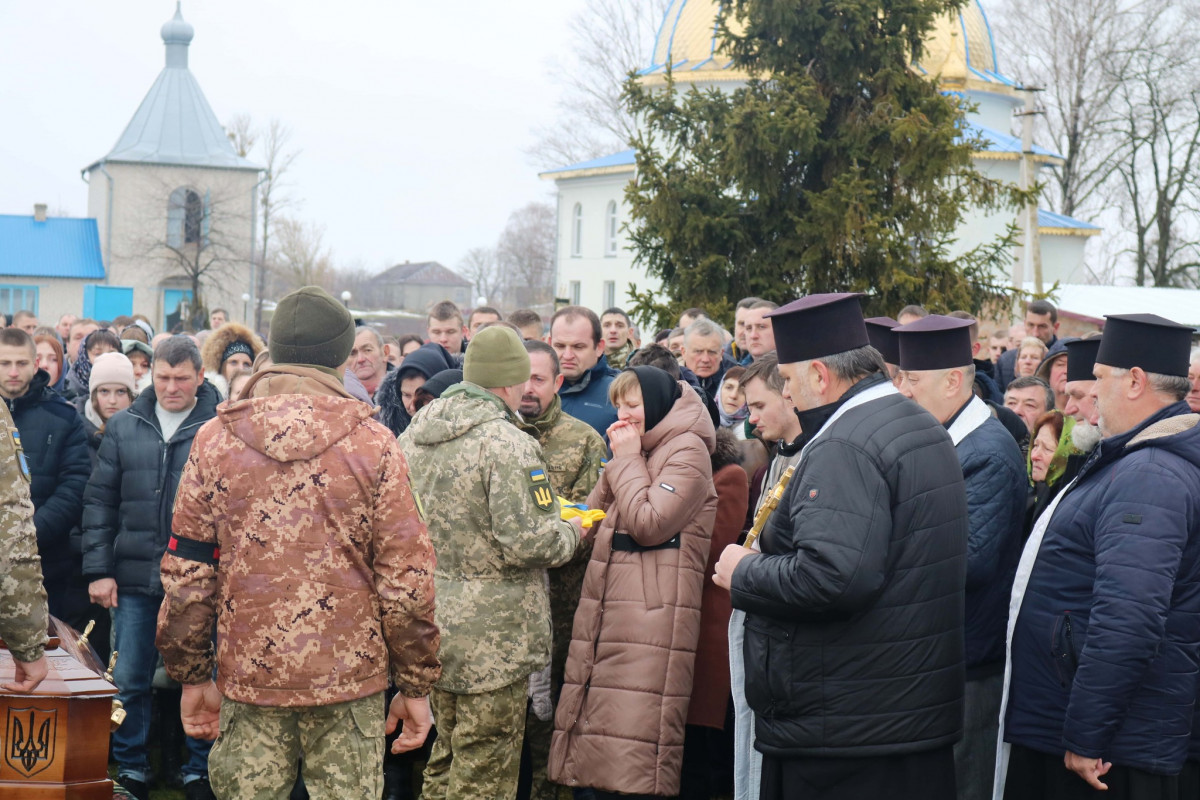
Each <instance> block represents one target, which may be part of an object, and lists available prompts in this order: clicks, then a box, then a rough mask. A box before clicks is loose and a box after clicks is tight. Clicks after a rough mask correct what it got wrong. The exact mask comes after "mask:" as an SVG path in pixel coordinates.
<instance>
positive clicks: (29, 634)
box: [0, 403, 49, 692]
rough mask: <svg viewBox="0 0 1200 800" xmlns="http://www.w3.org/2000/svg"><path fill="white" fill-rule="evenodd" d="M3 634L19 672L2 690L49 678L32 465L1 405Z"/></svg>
mask: <svg viewBox="0 0 1200 800" xmlns="http://www.w3.org/2000/svg"><path fill="white" fill-rule="evenodd" d="M0 486H2V487H4V488H3V490H2V491H0V637H3V638H4V643H5V644H6V645H7V646H8V650H9V652H10V653H12V657H13V664H14V666H15V667H16V674H15V675H14V677H13V682H12V683H6V684H4V685H3V688H5V689H7V690H8V691H10V692H32V691H33V690H34V689H36V688H37V685H38V684H39V683H41V682H42V679H43V678H45V677H46V669H47V668H46V657H45V655H43V649H44V646H45V643H46V628H47V627H48V623H49V615H48V612H47V611H46V590H45V589H44V588H42V562H41V559H39V558H38V553H37V533H36V532H35V531H34V527H33V501H32V500H30V499H29V467H28V466H27V465H26V462H25V452H24V451H23V450H22V449H21V437H20V435H19V434H18V433H17V426H16V425H14V424H13V421H12V415H11V414H9V413H8V407H7V406H6V405H5V404H4V403H0Z"/></svg>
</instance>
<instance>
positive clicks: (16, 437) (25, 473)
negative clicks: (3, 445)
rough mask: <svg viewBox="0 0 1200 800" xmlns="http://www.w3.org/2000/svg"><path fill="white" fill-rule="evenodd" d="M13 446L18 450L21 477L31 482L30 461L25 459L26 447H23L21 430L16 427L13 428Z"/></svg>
mask: <svg viewBox="0 0 1200 800" xmlns="http://www.w3.org/2000/svg"><path fill="white" fill-rule="evenodd" d="M12 440H13V447H14V448H15V449H16V451H17V467H18V468H19V469H20V470H21V477H22V478H24V479H25V482H26V483H29V482H30V480H31V479H30V477H29V462H28V461H26V460H25V448H23V447H21V432H20V431H19V430H17V429H16V428H13V429H12Z"/></svg>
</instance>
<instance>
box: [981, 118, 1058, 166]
mask: <svg viewBox="0 0 1200 800" xmlns="http://www.w3.org/2000/svg"><path fill="white" fill-rule="evenodd" d="M963 132H964V133H965V134H966V135H967V136H971V137H978V138H979V139H982V140H983V141H984V142H985V145H984V148H983V149H984V150H985V151H986V152H989V153H1019V152H1021V137H1019V136H1013V135H1012V134H1008V133H1002V132H1000V131H998V130H996V129H994V128H988V127H985V126H983V125H979V124H978V123H975V122H966V123H964V124H963ZM1033 152H1034V155H1039V156H1049V157H1050V158H1062V156H1061V155H1059V154H1058V153H1055V152H1054V151H1053V150H1047V149H1046V148H1044V147H1039V146H1038V145H1036V144H1035V145H1034V146H1033Z"/></svg>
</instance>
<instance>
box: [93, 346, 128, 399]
mask: <svg viewBox="0 0 1200 800" xmlns="http://www.w3.org/2000/svg"><path fill="white" fill-rule="evenodd" d="M106 383H115V384H118V385H120V386H124V387H125V388H126V389H128V390H129V394H130V396H133V395H135V394H137V380H136V379H135V378H134V377H133V364H132V363H131V362H130V361H129V358H128V356H126V355H125V354H124V353H104V354H103V355H101V356H100V357H99V358H97V359H96V361H95V363H93V364H92V374H91V377H89V378H88V393H89V394H91V393H92V392H94V391H96V387H98V386H103V385H105V384H106Z"/></svg>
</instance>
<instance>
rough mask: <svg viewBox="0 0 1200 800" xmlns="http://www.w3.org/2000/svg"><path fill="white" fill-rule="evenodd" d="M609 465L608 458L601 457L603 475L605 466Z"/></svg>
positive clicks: (601, 472)
mask: <svg viewBox="0 0 1200 800" xmlns="http://www.w3.org/2000/svg"><path fill="white" fill-rule="evenodd" d="M607 466H608V459H607V458H602V459H600V474H601V475H603V474H604V468H605V467H607Z"/></svg>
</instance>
